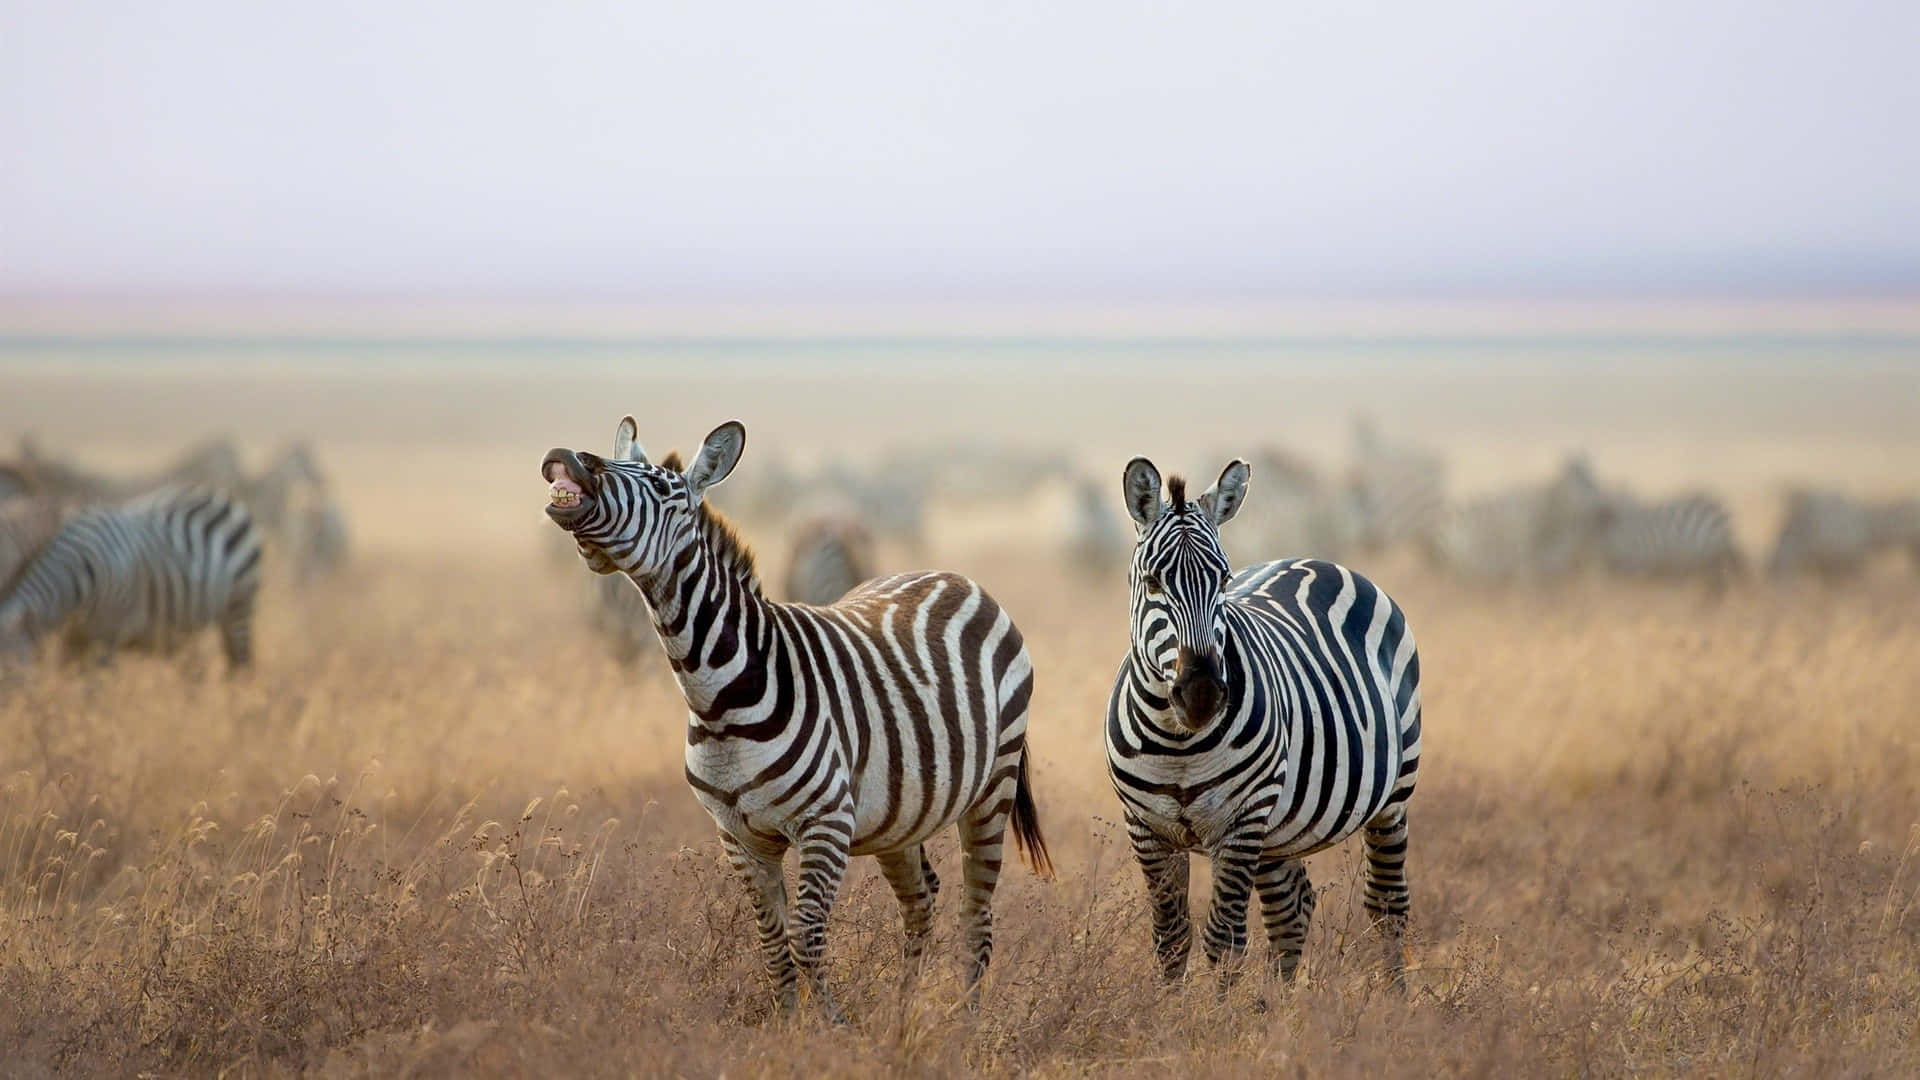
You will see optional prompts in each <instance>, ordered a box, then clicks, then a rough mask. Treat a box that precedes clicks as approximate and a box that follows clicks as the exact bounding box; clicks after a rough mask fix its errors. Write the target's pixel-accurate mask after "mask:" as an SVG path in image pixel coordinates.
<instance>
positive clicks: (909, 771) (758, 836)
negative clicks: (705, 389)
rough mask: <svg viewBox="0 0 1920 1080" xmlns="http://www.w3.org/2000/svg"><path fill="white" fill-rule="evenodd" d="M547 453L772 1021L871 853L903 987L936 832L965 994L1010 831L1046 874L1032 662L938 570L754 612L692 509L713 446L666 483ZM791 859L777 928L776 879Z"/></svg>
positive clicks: (741, 442)
mask: <svg viewBox="0 0 1920 1080" xmlns="http://www.w3.org/2000/svg"><path fill="white" fill-rule="evenodd" d="M635 434H636V429H635V424H634V421H633V418H632V417H627V418H626V419H623V420H622V421H621V422H620V425H619V427H618V428H617V429H616V431H615V434H614V444H613V454H612V456H611V457H609V458H602V457H597V456H595V455H593V454H588V453H580V452H576V451H573V450H566V449H556V450H553V451H551V452H550V453H548V454H547V456H546V458H545V459H544V460H543V461H542V463H541V475H542V476H543V477H544V478H545V479H546V480H547V481H548V482H549V488H548V492H549V504H548V507H547V513H548V515H549V516H551V517H552V519H553V520H554V522H555V523H556V524H558V525H559V526H560V527H561V528H563V529H565V530H567V531H568V532H569V533H571V534H572V535H573V537H574V540H575V542H576V543H577V544H578V545H579V549H580V554H581V557H582V558H584V559H585V560H586V562H587V565H588V566H589V567H590V568H592V569H593V570H595V571H597V572H599V573H603V574H608V573H615V572H620V573H625V574H626V575H627V576H628V577H630V578H631V579H632V580H633V581H634V583H635V584H637V585H638V586H639V587H640V589H641V591H642V592H643V593H645V594H646V598H647V606H648V608H649V609H650V610H651V611H652V612H653V619H654V627H655V629H657V630H658V631H659V635H660V641H661V643H662V645H663V646H664V648H665V651H666V653H667V657H668V660H669V661H670V662H671V664H672V666H673V670H674V674H675V677H676V678H677V679H678V680H679V682H680V687H681V690H682V692H683V693H684V695H685V697H686V701H687V707H688V723H687V747H686V775H687V782H688V784H689V785H691V786H692V788H693V791H694V795H695V797H696V798H698V799H699V801H700V803H701V805H703V806H704V807H705V808H706V810H707V812H708V813H709V814H711V815H712V816H713V819H714V821H715V822H716V823H717V824H718V825H719V827H720V839H721V843H722V845H723V846H724V847H725V849H726V852H727V856H728V858H729V859H730V860H731V862H732V863H733V866H734V868H735V869H736V870H737V871H738V873H739V874H740V876H741V877H742V878H743V879H744V880H745V882H746V884H747V887H748V891H749V893H750V895H751V897H752V900H753V904H754V909H755V912H756V914H757V917H758V923H759V932H760V946H761V950H762V952H763V955H764V958H765V961H766V966H767V971H768V974H769V975H770V976H771V978H772V981H773V987H774V992H775V996H776V1000H777V1001H778V1003H779V1005H780V1007H781V1008H782V1009H783V1010H788V1009H791V1008H792V1007H793V1004H794V1001H795V996H796V990H797V987H798V982H799V978H800V977H801V976H805V978H806V980H807V982H808V984H809V985H810V986H811V988H812V990H813V992H814V994H815V996H816V998H817V1000H818V1001H819V1002H820V1003H821V1004H822V1005H823V1007H824V1008H825V1009H826V1010H827V1011H828V1012H829V1013H830V1014H833V1015H837V1010H835V1009H834V1007H833V1004H832V999H831V997H830V996H829V995H828V994H827V991H826V986H825V984H824V981H823V979H822V970H823V969H822V958H823V955H824V952H825V946H826V927H827V914H828V912H829V910H830V909H831V908H832V906H833V903H834V898H835V897H836V895H837V894H838V893H839V890H840V884H841V880H842V878H843V877H844V875H845V873H846V869H847V860H848V858H849V857H850V856H853V855H873V856H875V857H876V858H877V859H878V860H879V863H880V868H881V870H882V872H883V873H884V874H885V875H886V878H887V882H888V884H890V885H891V886H892V887H893V891H894V895H895V896H896V897H897V898H898V900H899V902H900V908H901V914H902V917H903V919H904V921H905V923H906V956H907V960H908V967H909V970H913V969H915V968H917V966H918V962H919V960H920V957H921V954H922V952H923V949H924V943H925V939H926V936H927V933H928V930H929V927H930V926H931V922H932V916H933V899H934V893H935V892H936V891H937V890H938V888H939V879H938V878H937V877H936V876H935V875H934V872H933V866H932V864H931V862H929V860H928V859H927V856H926V852H925V849H924V848H923V846H922V845H923V844H924V843H925V842H926V841H927V840H928V839H929V838H931V837H932V836H933V835H934V834H935V833H937V832H938V831H939V830H940V829H942V828H944V827H946V826H947V825H950V824H957V825H958V826H959V832H960V843H961V848H962V850H963V851H964V853H965V857H964V874H965V878H966V882H965V892H964V895H963V897H962V900H961V913H962V922H963V923H964V926H965V950H966V955H965V959H966V960H967V961H968V964H969V967H968V972H969V982H970V985H972V986H973V987H974V991H973V992H974V993H975V994H977V992H978V982H979V979H980V977H981V975H982V974H983V973H984V972H985V971H986V968H987V963H988V960H989V958H990V957H991V955H992V952H993V929H992V913H991V904H992V899H993V891H994V886H995V883H996V882H997V881H998V879H999V876H1000V864H1001V856H1002V841H1003V838H1004V836H1005V833H1006V830H1007V827H1008V825H1009V824H1011V825H1012V828H1013V834H1014V838H1015V840H1016V841H1017V842H1018V843H1019V845H1020V847H1021V848H1022V850H1023V851H1024V852H1025V854H1026V856H1027V859H1028V862H1029V863H1030V865H1032V866H1033V868H1034V870H1035V871H1036V872H1037V873H1040V874H1042V875H1043V876H1045V875H1048V874H1050V873H1051V864H1050V862H1049V860H1048V857H1047V848H1046V844H1045V842H1044V841H1043V840H1042V838H1041V835H1040V825H1039V821H1038V818H1037V816H1036V811H1035V807H1034V801H1033V792H1032V788H1031V786H1030V785H1029V782H1028V755H1027V746H1026V731H1027V708H1028V703H1029V700H1030V699H1031V697H1032V693H1033V665H1032V663H1031V662H1030V661H1029V659H1028V656H1027V650H1026V646H1025V644H1024V642H1023V640H1022V638H1021V636H1020V632H1019V630H1017V629H1016V628H1015V627H1014V625H1013V621H1012V619H1010V618H1009V617H1008V616H1007V614H1006V612H1005V611H1003V610H1001V608H1000V606H999V605H998V604H997V603H995V602H994V601H993V599H992V598H991V597H989V596H988V595H987V594H986V592H985V591H984V590H982V589H981V588H980V587H979V586H978V585H976V584H974V583H973V582H971V581H969V580H967V579H966V578H963V577H960V576H959V575H957V574H950V573H938V572H928V573H915V574H899V575H895V576H893V577H887V578H881V579H879V580H876V581H871V582H868V583H867V584H866V585H864V586H862V587H861V588H859V589H857V590H855V591H854V593H853V594H852V595H850V596H847V597H845V598H843V599H842V600H840V601H839V602H838V603H836V604H834V605H832V606H830V607H824V608H816V607H807V606H802V605H789V604H781V603H775V602H773V601H770V600H768V599H767V597H766V596H765V595H764V594H763V593H762V591H761V588H760V582H759V578H758V577H757V576H756V574H755V571H754V566H753V559H752V556H751V554H750V553H749V552H748V551H747V549H746V547H745V545H744V544H742V542H741V541H740V540H739V538H738V537H737V536H736V535H735V534H734V533H733V531H732V529H731V528H730V527H729V526H728V525H727V524H726V523H725V521H724V520H723V519H721V518H720V517H719V516H718V515H717V514H716V513H715V512H714V511H713V510H712V509H711V508H710V507H709V506H708V505H707V503H706V501H705V495H706V493H707V491H708V489H709V488H711V487H712V486H713V485H715V484H718V483H719V482H721V481H722V480H724V479H726V477H727V475H728V474H729V473H731V472H732V471H733V468H734V466H735V465H736V464H737V463H738V462H739V460H740V454H741V451H742V449H743V448H744V447H745V445H746V429H745V428H744V427H742V426H741V425H740V424H739V423H738V422H729V423H725V424H722V425H720V426H719V427H717V428H715V429H714V430H713V432H712V433H711V434H709V435H708V436H707V438H706V441H705V443H704V444H703V445H702V446H701V448H700V450H699V452H698V453H697V454H696V455H695V457H694V459H693V462H692V464H691V465H690V466H688V467H687V468H686V469H685V470H684V471H682V470H681V469H680V468H679V467H678V462H677V461H675V460H673V459H668V460H667V461H665V462H662V463H661V464H660V465H653V464H650V463H647V462H645V461H626V460H623V459H625V458H626V457H627V456H628V453H629V451H630V448H631V447H632V445H633V443H634V437H635ZM789 847H795V848H798V849H799V860H800V876H799V896H798V899H797V901H796V902H795V903H794V904H793V907H792V911H791V928H790V927H789V921H790V916H789V911H788V902H787V887H786V879H785V877H784V876H783V874H782V871H781V860H782V858H783V857H784V855H785V852H786V851H787V849H788V848H789Z"/></svg>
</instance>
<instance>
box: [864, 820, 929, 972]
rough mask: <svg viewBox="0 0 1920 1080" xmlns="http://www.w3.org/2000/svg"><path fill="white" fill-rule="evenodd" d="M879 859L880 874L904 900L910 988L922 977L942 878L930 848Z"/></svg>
mask: <svg viewBox="0 0 1920 1080" xmlns="http://www.w3.org/2000/svg"><path fill="white" fill-rule="evenodd" d="M878 859H879V862H880V872H881V873H882V874H885V875H886V878H887V884H888V885H891V886H893V896H894V899H896V900H898V901H900V919H901V921H902V922H903V923H905V924H906V930H907V947H906V972H905V975H904V977H903V979H902V982H904V983H907V984H909V985H910V984H912V982H913V981H914V979H915V978H916V977H917V976H918V975H919V974H920V964H921V960H922V958H924V957H925V955H926V951H927V936H928V935H929V934H930V933H932V931H933V897H934V893H935V892H936V891H938V890H939V888H940V879H939V878H938V877H936V876H934V873H933V866H932V865H931V864H929V863H928V862H927V853H926V849H925V848H923V847H922V846H921V845H919V844H915V845H913V846H912V847H909V848H903V849H901V850H899V851H890V852H888V853H887V854H885V855H881V856H878Z"/></svg>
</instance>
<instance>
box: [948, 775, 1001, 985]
mask: <svg viewBox="0 0 1920 1080" xmlns="http://www.w3.org/2000/svg"><path fill="white" fill-rule="evenodd" d="M1002 775H1004V776H1005V779H1004V780H1002V781H1001V782H1000V783H999V784H996V785H995V786H994V788H993V791H994V792H995V794H994V795H990V796H988V797H987V798H986V799H983V800H981V803H980V805H979V806H977V807H975V808H974V810H973V811H972V812H971V813H969V814H968V815H967V816H966V817H964V818H962V819H960V850H961V852H962V854H963V856H964V860H963V862H962V863H961V885H960V890H961V891H960V925H961V928H962V932H963V935H964V936H963V939H962V940H963V948H964V949H965V950H966V951H965V952H964V953H963V954H962V959H963V960H964V961H965V962H966V964H967V987H968V990H967V1004H968V1005H969V1006H971V1007H974V1008H978V1007H979V1004H980V980H981V978H982V977H984V976H985V975H986V973H987V964H988V963H990V962H991V961H992V960H993V890H994V888H995V887H996V886H998V885H999V884H1000V860H1001V858H1002V856H1003V855H1004V853H1005V842H1006V838H1007V815H1008V813H1009V812H1010V811H1011V809H1012V807H1013V770H1012V767H1011V766H1009V767H1007V768H1005V769H1003V770H1002Z"/></svg>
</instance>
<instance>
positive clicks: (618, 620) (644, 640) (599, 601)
mask: <svg viewBox="0 0 1920 1080" xmlns="http://www.w3.org/2000/svg"><path fill="white" fill-rule="evenodd" d="M623 460H626V461H638V462H644V461H646V460H647V452H646V450H645V449H644V448H643V447H642V446H641V445H640V444H639V443H638V442H635V443H634V444H633V445H632V446H630V447H628V448H627V454H626V457H625V458H624V459H623ZM563 535H564V534H563ZM578 558H579V556H578V555H577V554H569V555H568V560H569V561H570V562H572V563H574V565H575V566H577V565H578V561H577V560H578ZM575 572H577V571H575ZM586 582H587V593H586V604H587V624H588V625H589V626H590V627H592V629H593V631H594V633H595V635H596V636H598V637H599V638H600V639H601V640H602V641H604V642H606V644H607V650H608V651H609V652H610V653H612V654H613V659H614V662H615V663H617V664H620V665H621V666H623V667H625V666H628V665H631V664H633V663H634V662H635V661H637V660H639V659H640V657H642V656H643V655H645V654H646V653H647V652H649V651H650V650H651V649H652V646H653V644H654V642H655V641H657V640H659V638H658V635H656V634H655V633H654V632H653V617H652V616H651V615H649V614H647V600H646V597H645V596H643V595H641V592H640V590H639V589H637V588H635V587H634V585H633V582H631V581H629V580H627V578H626V576H625V575H623V574H605V575H600V574H592V575H588V577H587V578H586Z"/></svg>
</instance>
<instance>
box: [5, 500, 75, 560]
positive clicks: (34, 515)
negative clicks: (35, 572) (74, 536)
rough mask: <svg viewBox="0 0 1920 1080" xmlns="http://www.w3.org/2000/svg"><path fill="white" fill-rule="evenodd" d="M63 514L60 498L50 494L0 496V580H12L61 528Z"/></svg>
mask: <svg viewBox="0 0 1920 1080" xmlns="http://www.w3.org/2000/svg"><path fill="white" fill-rule="evenodd" d="M65 517H66V514H65V513H64V508H63V506H62V504H61V502H60V500H58V499H55V498H52V497H50V496H46V495H20V496H16V497H12V498H6V497H0V582H8V581H11V580H13V576H14V574H16V573H17V572H18V571H19V570H20V568H21V567H22V566H23V565H25V564H26V562H27V560H28V559H31V558H32V557H33V556H34V555H35V554H36V553H38V552H39V550H40V549H41V548H43V547H45V546H46V545H47V541H49V540H51V539H53V537H54V534H55V533H58V532H59V531H60V523H61V522H62V521H63V520H65Z"/></svg>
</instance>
